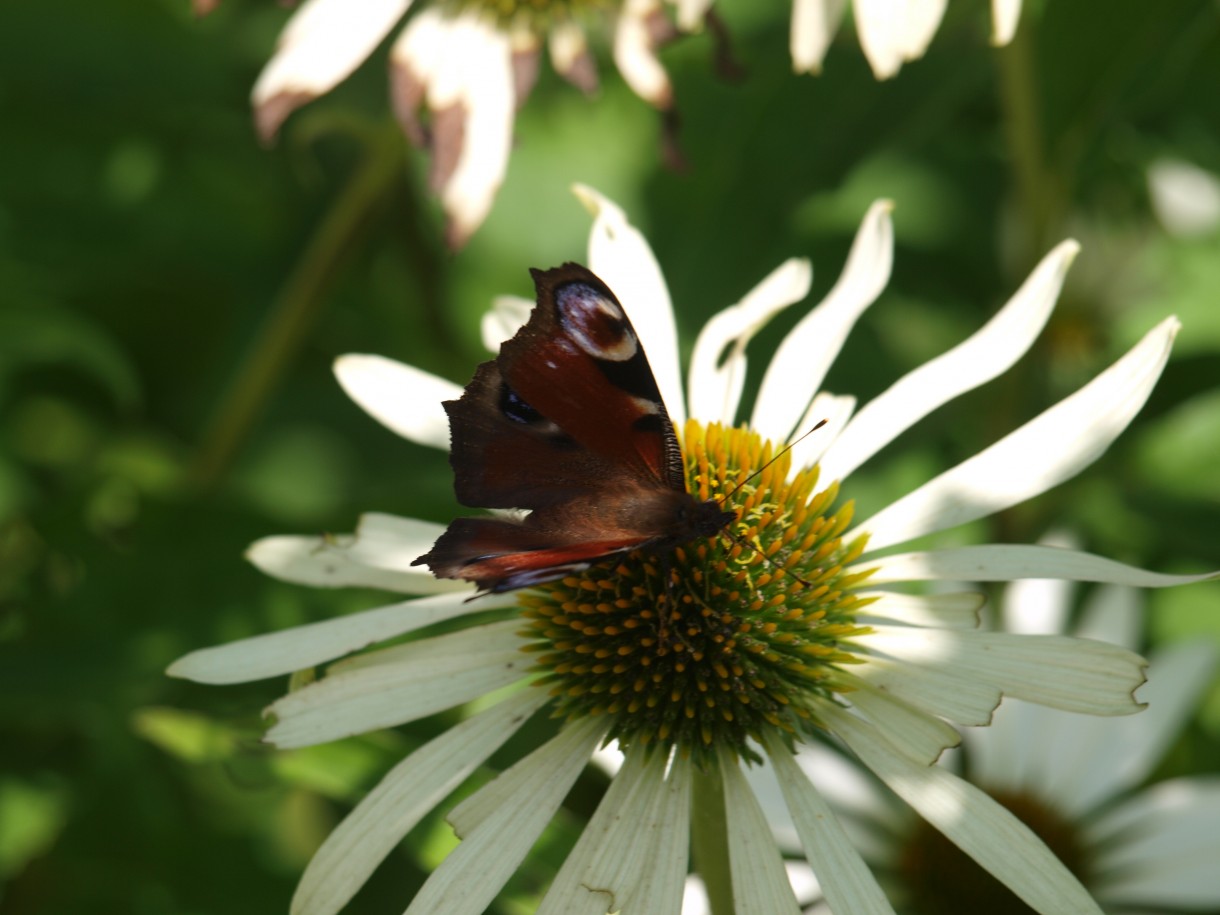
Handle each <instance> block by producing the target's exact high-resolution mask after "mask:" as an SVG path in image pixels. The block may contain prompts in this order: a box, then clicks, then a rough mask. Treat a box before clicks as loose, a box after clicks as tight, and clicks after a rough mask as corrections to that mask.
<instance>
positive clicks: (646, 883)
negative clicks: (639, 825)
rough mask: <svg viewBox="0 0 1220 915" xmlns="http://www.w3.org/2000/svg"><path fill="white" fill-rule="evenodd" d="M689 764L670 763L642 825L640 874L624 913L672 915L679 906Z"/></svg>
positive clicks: (687, 818) (687, 826)
mask: <svg viewBox="0 0 1220 915" xmlns="http://www.w3.org/2000/svg"><path fill="white" fill-rule="evenodd" d="M690 797H691V762H690V761H689V760H684V759H682V758H681V757H680V756H679V757H678V758H676V759H674V760H673V762H672V765H671V766H670V769H669V773H668V776H667V777H666V779H665V782H664V785H663V790H662V791H661V792H660V797H659V799H658V801H657V802H656V804H655V805H654V807H653V809H652V810H651V811H650V812H649V813H648V816H647V820H646V821H645V822H647V823H650V824H652V825H651V826H650V827H649V829H648V833H649V835H648V839H649V842H648V846H647V847H646V848H645V851H644V862H643V872H642V873H641V874H639V876H638V878H637V881H636V885H635V888H634V890H633V891H632V892H630V893H629V894H628V901H627V903H625V904H624V909H626V910H628V911H643V910H644V907H645V905H646V904H647V905H648V906H654V905H655V911H657V912H664V913H672V912H677V911H678V910H679V907H680V906H681V902H682V897H683V893H684V890H685V883H686V880H685V877H686V870H687V864H688V860H689V858H690V847H689V846H690Z"/></svg>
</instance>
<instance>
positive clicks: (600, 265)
mask: <svg viewBox="0 0 1220 915" xmlns="http://www.w3.org/2000/svg"><path fill="white" fill-rule="evenodd" d="M572 192H573V193H574V194H576V196H577V198H578V199H579V200H580V202H581V203H583V204H584V205H585V207H586V209H588V211H589V212H590V213H592V214H593V228H592V230H591V231H590V232H589V269H591V270H592V271H593V272H594V273H595V274H597V276H598V278H599V279H600V280H601V281H602V282H603V283H605V284H606V285H607V286H609V287H610V290H611V291H612V292H613V293H614V294H615V296H616V297H617V298H618V300H619V302H621V303H622V305H623V308H625V309H626V311H627V316H628V317H629V318H630V319H631V326H632V327H634V328H635V332H636V334H637V335H638V336H639V338H640V343H641V344H643V347H644V352H645V353H646V354H647V356H648V364H649V365H650V366H651V367H652V374H653V377H654V378H656V380H657V387H658V388H659V389H660V391H661V399H662V400H663V401H665V409H666V410H667V411H668V412H669V417H670V419H672V420H673V423H674V426H675V428H677V429H679V430H681V429H682V427H683V425H685V423H686V403H685V401H684V400H683V398H682V375H681V372H680V369H679V366H678V330H677V327H676V326H675V324H674V309H673V305H672V304H671V303H670V299H669V289H668V288H667V287H666V285H665V278H664V277H663V276H662V275H661V267H660V265H659V264H658V263H657V259H656V256H655V255H654V254H653V253H652V248H650V247H649V246H648V242H647V241H646V240H645V239H644V236H643V235H642V234H641V233H640V230H639V229H637V228H635V226H633V225H631V223H629V222H628V221H627V216H626V214H625V213H624V212H623V211H622V209H621V208H619V206H618V205H617V204H615V203H613V202H611V201H610V200H608V199H607V198H605V197H603V196H602V195H601V194H599V193H598V192H597V191H595V190H593V189H592V188H591V187H587V186H586V185H583V184H575V185H573V186H572Z"/></svg>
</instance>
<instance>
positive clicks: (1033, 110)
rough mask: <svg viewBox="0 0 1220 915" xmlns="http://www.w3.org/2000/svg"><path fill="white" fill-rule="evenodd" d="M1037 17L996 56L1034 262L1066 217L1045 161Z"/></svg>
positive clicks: (1024, 255) (1027, 253)
mask: <svg viewBox="0 0 1220 915" xmlns="http://www.w3.org/2000/svg"><path fill="white" fill-rule="evenodd" d="M1033 26H1034V22H1033V17H1031V16H1026V17H1025V18H1024V20H1023V21H1022V23H1021V27H1020V28H1019V29H1017V34H1016V36H1015V37H1014V38H1013V40H1012V42H1011V43H1010V44H1009V45H1008V47H1006V48H1000V49H999V50H998V51H997V52H996V57H997V58H998V60H999V66H1000V74H999V75H1000V80H999V83H1000V102H1001V106H1002V108H1003V111H1004V131H1005V133H1006V135H1007V143H1008V150H1009V154H1010V156H1011V161H1012V168H1013V179H1014V183H1015V185H1016V197H1017V210H1018V212H1019V213H1020V214H1021V216H1022V217H1024V220H1025V228H1026V232H1027V235H1026V239H1025V242H1026V244H1028V245H1029V250H1028V251H1023V252H1021V254H1022V258H1023V259H1025V260H1029V261H1032V260H1033V259H1036V258H1038V257H1040V256H1041V255H1042V252H1043V249H1044V248H1045V247H1046V245H1047V240H1048V238H1049V236H1050V233H1051V232H1053V231H1054V230H1055V228H1056V226H1057V224H1058V223H1059V221H1060V220H1061V218H1062V215H1061V214H1062V199H1061V193H1060V188H1059V187H1057V186H1056V181H1055V178H1054V175H1053V174H1052V173H1051V170H1050V168H1049V167H1048V166H1047V163H1046V147H1045V140H1044V137H1043V134H1042V120H1041V112H1040V111H1039V107H1038V86H1037V80H1036V77H1035V68H1034V61H1033V57H1034V50H1033Z"/></svg>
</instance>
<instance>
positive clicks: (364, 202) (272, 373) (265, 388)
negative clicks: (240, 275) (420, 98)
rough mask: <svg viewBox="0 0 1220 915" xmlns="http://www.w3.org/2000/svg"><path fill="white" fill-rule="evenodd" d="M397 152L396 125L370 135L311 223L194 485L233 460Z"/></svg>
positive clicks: (203, 453)
mask: <svg viewBox="0 0 1220 915" xmlns="http://www.w3.org/2000/svg"><path fill="white" fill-rule="evenodd" d="M402 158H403V153H402V139H401V136H400V135H399V134H398V132H397V131H393V132H391V131H390V130H386V131H383V132H382V134H379V135H377V136H375V137H371V138H370V139H369V141H368V146H367V151H366V154H365V157H364V160H363V161H362V162H361V163H360V165H359V166H358V167H357V169H356V171H355V173H354V174H353V175H352V176H351V178H350V179H349V180H348V182H347V184H346V185H345V186H344V187H343V189H342V190H341V191H340V192H339V194H338V196H337V197H336V198H335V200H334V202H333V203H332V205H331V206H330V208H329V209H328V210H327V211H326V213H325V214H324V215H323V217H322V220H321V221H320V222H319V223H318V224H317V226H316V227H315V229H314V232H313V235H312V236H311V237H310V239H309V241H308V242H307V243H306V245H305V249H304V250H303V251H302V252H301V256H300V257H299V258H298V259H297V262H296V264H295V265H294V266H293V268H292V272H291V273H290V274H289V275H288V277H287V279H286V280H285V282H284V284H283V286H281V287H280V291H279V293H278V294H277V295H276V298H275V302H274V304H273V306H272V308H271V311H270V313H269V314H268V315H267V318H266V320H265V322H264V323H263V326H262V328H261V330H260V331H259V335H258V337H257V339H256V340H255V341H254V342H253V344H252V345H251V347H250V350H249V352H248V353H247V355H246V357H245V359H244V360H243V362H242V364H241V366H240V368H239V369H238V370H237V373H236V375H235V376H234V378H233V380H232V382H231V383H230V384H229V387H228V389H227V391H226V392H225V395H224V398H223V400H221V402H220V404H219V405H218V406H217V408H216V410H215V412H214V413H213V414H212V418H211V420H210V422H209V423H208V427H207V433H206V435H205V436H204V440H203V443H202V445H201V446H200V450H199V452H198V454H197V455H196V458H195V462H194V466H193V467H192V471H191V478H192V480H193V481H194V482H195V483H196V484H197V485H200V486H204V487H207V486H210V485H212V484H214V483H215V482H216V480H217V479H219V477H220V476H221V475H222V474H223V473H224V471H225V469H226V468H227V467H228V466H229V464H230V462H231V461H232V460H233V456H234V455H235V454H236V453H237V451H238V449H239V448H240V447H241V444H242V442H243V441H244V440H245V438H246V436H247V435H248V434H249V432H250V428H251V427H252V426H253V425H254V422H255V420H256V419H257V418H258V416H259V414H260V413H261V412H262V411H263V408H264V407H265V406H266V403H267V400H268V399H269V398H270V396H271V394H272V393H273V392H274V390H275V387H276V385H277V384H278V382H279V379H280V376H281V375H282V374H283V372H284V370H285V369H286V368H287V367H288V366H289V365H291V363H292V360H293V358H294V357H295V355H296V353H297V351H298V349H299V348H300V345H301V341H302V340H303V339H304V338H305V336H306V334H307V332H308V331H309V329H310V328H311V327H312V326H313V324H314V322H315V321H316V320H317V318H318V315H319V314H320V313H321V310H322V305H323V303H324V302H325V294H326V291H327V290H328V289H329V287H330V283H331V281H332V280H333V279H334V277H335V276H336V274H337V273H338V271H339V268H340V267H341V266H342V264H343V263H344V261H345V259H346V257H347V255H348V254H349V253H350V251H351V250H352V248H353V247H354V243H355V241H356V239H357V237H358V236H359V234H360V229H361V228H362V227H363V225H364V223H365V219H366V217H367V216H368V214H369V212H370V211H371V210H372V209H373V208H374V207H375V206H376V205H377V204H378V203H379V202H380V201H381V200H383V199H384V197H385V191H386V187H387V186H388V185H389V184H390V183H391V182H392V181H393V179H394V177H395V176H396V175H397V174H398V173H399V171H400V169H401V168H402Z"/></svg>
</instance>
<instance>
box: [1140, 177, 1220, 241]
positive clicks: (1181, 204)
mask: <svg viewBox="0 0 1220 915" xmlns="http://www.w3.org/2000/svg"><path fill="white" fill-rule="evenodd" d="M1148 193H1149V195H1150V196H1151V198H1152V209H1153V212H1155V213H1156V216H1157V219H1159V220H1160V221H1161V225H1163V226H1164V227H1165V229H1166V230H1167V231H1168V232H1169V233H1170V234H1172V235H1178V236H1181V237H1183V238H1190V237H1193V236H1197V235H1207V234H1209V233H1211V232H1214V231H1216V227H1217V226H1220V178H1218V177H1217V176H1216V175H1215V174H1213V173H1212V172H1209V171H1207V170H1206V169H1202V168H1199V166H1197V165H1193V164H1191V163H1190V162H1186V161H1183V160H1182V159H1158V160H1157V161H1156V162H1153V163H1152V165H1150V166H1149V167H1148Z"/></svg>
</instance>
